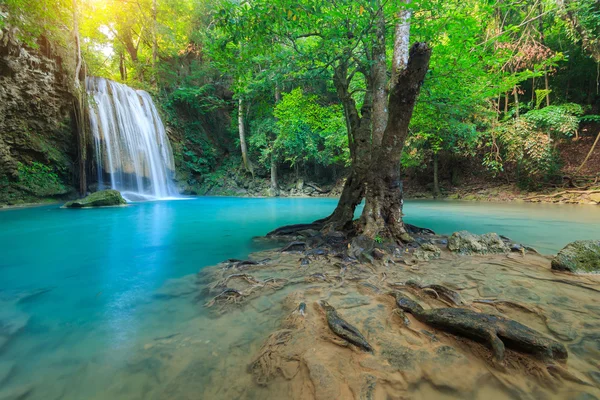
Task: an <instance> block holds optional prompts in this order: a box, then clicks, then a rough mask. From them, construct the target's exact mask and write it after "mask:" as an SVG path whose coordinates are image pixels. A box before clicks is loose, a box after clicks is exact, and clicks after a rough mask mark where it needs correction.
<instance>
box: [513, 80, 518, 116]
mask: <svg viewBox="0 0 600 400" xmlns="http://www.w3.org/2000/svg"><path fill="white" fill-rule="evenodd" d="M513 95H514V96H515V117H516V118H517V119H519V92H518V91H517V87H516V86H515V87H514V88H513Z"/></svg>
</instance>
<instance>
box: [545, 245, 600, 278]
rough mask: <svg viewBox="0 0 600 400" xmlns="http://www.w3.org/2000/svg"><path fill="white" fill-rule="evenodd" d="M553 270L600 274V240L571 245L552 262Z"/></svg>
mask: <svg viewBox="0 0 600 400" xmlns="http://www.w3.org/2000/svg"><path fill="white" fill-rule="evenodd" d="M552 269H555V270H559V271H569V272H600V240H578V241H576V242H573V243H569V244H568V245H566V246H565V247H564V248H563V249H562V250H561V251H559V252H558V254H557V255H556V257H554V259H553V260H552Z"/></svg>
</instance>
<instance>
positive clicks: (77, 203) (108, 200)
mask: <svg viewBox="0 0 600 400" xmlns="http://www.w3.org/2000/svg"><path fill="white" fill-rule="evenodd" d="M124 204H127V202H126V201H125V199H124V198H123V196H121V193H119V191H118V190H110V189H109V190H101V191H99V192H95V193H92V194H90V195H89V196H86V197H84V198H83V199H79V200H73V201H70V202H68V203H66V204H65V205H64V206H63V207H66V208H87V207H109V206H121V205H124Z"/></svg>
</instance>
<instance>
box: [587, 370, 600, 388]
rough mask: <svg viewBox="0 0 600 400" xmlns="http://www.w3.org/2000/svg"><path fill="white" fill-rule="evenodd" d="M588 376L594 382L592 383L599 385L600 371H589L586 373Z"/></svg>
mask: <svg viewBox="0 0 600 400" xmlns="http://www.w3.org/2000/svg"><path fill="white" fill-rule="evenodd" d="M588 375H589V376H590V378H592V379H593V380H594V382H596V383H597V384H598V385H600V371H590V372H588Z"/></svg>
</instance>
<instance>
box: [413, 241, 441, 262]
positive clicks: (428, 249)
mask: <svg viewBox="0 0 600 400" xmlns="http://www.w3.org/2000/svg"><path fill="white" fill-rule="evenodd" d="M441 255H442V251H441V250H440V248H439V247H437V246H435V245H433V244H431V243H423V244H422V245H421V247H419V248H418V249H417V250H415V252H414V253H413V257H414V258H415V259H416V260H417V261H429V260H433V259H438V258H440V256H441Z"/></svg>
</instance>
